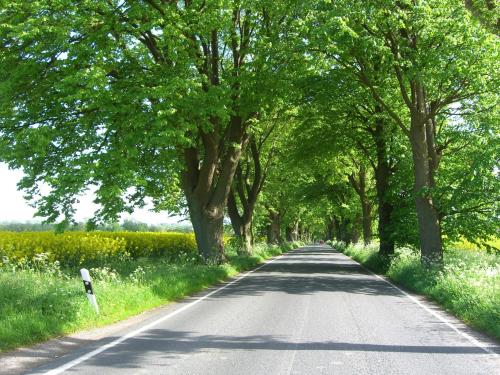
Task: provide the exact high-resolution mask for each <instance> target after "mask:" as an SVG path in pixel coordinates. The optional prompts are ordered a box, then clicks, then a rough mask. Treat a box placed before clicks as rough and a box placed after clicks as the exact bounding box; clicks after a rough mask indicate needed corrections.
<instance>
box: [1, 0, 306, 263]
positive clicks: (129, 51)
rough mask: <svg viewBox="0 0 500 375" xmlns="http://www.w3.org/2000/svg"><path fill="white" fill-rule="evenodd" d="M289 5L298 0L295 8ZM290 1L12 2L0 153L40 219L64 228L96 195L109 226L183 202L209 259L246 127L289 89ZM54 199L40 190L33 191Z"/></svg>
mask: <svg viewBox="0 0 500 375" xmlns="http://www.w3.org/2000/svg"><path fill="white" fill-rule="evenodd" d="M297 4H300V3H298V2H297ZM297 4H295V2H293V1H287V2H274V3H268V2H264V1H244V0H241V1H240V0H233V1H229V0H228V1H223V2H220V1H215V0H210V1H206V0H203V1H202V0H190V1H188V0H185V1H179V2H170V1H157V0H143V1H122V0H110V1H102V0H100V1H82V2H74V1H70V0H61V1H57V2H51V1H40V2H24V1H12V2H9V3H7V4H4V6H2V8H1V9H0V24H1V25H2V26H1V28H0V43H1V46H2V49H3V52H2V54H1V56H0V64H1V65H2V72H0V82H2V83H1V86H0V90H1V93H2V95H1V99H0V125H1V133H0V135H1V143H0V158H1V159H2V160H5V161H7V162H9V164H10V166H11V167H22V168H23V169H24V171H25V173H26V177H25V178H24V180H23V181H22V183H21V187H23V188H24V189H26V190H27V191H28V192H29V194H30V195H31V197H33V198H34V197H39V196H41V197H40V198H39V200H38V207H39V214H40V215H42V216H45V217H47V219H48V221H56V220H58V219H61V218H62V220H63V221H68V220H70V219H71V217H72V215H73V213H74V212H73V205H74V203H75V200H76V198H75V196H77V195H78V194H79V193H81V192H82V191H85V190H86V189H88V188H89V187H90V186H95V187H96V188H97V200H96V202H97V203H99V204H101V205H102V209H101V210H100V211H98V212H97V213H96V215H97V216H99V217H101V218H103V219H104V220H113V219H115V218H116V217H117V215H118V214H119V213H120V212H122V211H128V212H131V211H132V210H133V208H134V207H135V206H141V205H143V204H144V199H145V197H152V198H153V199H154V202H155V203H156V204H157V206H158V207H161V208H170V209H180V208H181V207H182V205H183V204H182V200H181V196H183V197H184V198H183V200H184V204H185V205H187V207H188V210H189V215H190V218H191V222H192V224H193V228H194V231H195V234H196V240H197V244H198V248H199V250H200V252H201V254H202V256H203V257H204V259H205V260H207V261H211V262H220V261H221V260H222V259H223V257H224V253H223V244H222V231H223V229H222V228H223V226H222V224H223V218H224V211H225V205H226V202H227V199H228V195H229V192H230V187H231V184H232V180H233V176H234V174H235V171H236V169H237V165H238V162H239V159H240V155H241V152H242V149H243V148H244V145H245V143H246V142H247V140H248V129H249V126H250V123H251V122H252V121H253V119H255V118H256V116H257V114H258V113H260V112H262V111H264V110H265V109H266V106H268V105H269V104H270V103H272V101H273V100H274V97H275V96H276V95H278V91H279V90H277V88H281V87H283V85H280V84H279V83H282V82H283V79H282V78H283V77H282V75H281V72H283V74H285V72H286V69H281V70H280V67H282V66H285V64H284V63H285V62H289V61H291V60H293V55H290V54H288V55H285V54H284V52H283V50H282V49H280V48H279V45H280V43H281V44H282V43H285V41H286V40H287V38H288V36H289V35H292V33H289V28H290V27H291V25H292V24H293V20H294V19H295V18H297V17H296V13H297V10H296V5H297ZM42 181H44V182H45V183H47V184H48V185H49V186H50V188H51V191H50V193H49V194H47V195H41V194H40V190H39V185H40V183H41V182H42Z"/></svg>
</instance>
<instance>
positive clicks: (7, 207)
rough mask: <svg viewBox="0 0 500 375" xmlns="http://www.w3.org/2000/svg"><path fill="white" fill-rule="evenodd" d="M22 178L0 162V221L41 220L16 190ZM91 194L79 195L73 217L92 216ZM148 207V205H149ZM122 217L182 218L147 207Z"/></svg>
mask: <svg viewBox="0 0 500 375" xmlns="http://www.w3.org/2000/svg"><path fill="white" fill-rule="evenodd" d="M21 178H22V171H20V170H9V169H8V168H7V165H6V164H5V163H0V222H13V221H20V222H25V221H41V220H42V219H41V218H37V217H34V214H35V212H36V210H35V209H34V208H32V207H30V205H29V204H28V203H27V202H26V201H25V200H24V198H23V193H22V192H20V191H18V190H17V186H16V185H17V183H18V182H19V180H20V179H21ZM93 199H94V195H93V194H90V193H89V194H85V195H83V196H82V197H81V199H80V203H79V204H78V210H77V213H76V217H75V219H76V220H77V221H85V220H87V219H88V218H90V217H92V215H93V213H94V211H95V210H96V208H97V206H96V205H95V204H94V203H93V202H92V201H93ZM149 208H150V207H149ZM122 219H133V220H137V221H140V222H143V223H147V224H174V223H177V222H179V220H181V219H182V218H181V217H179V216H174V217H169V215H168V213H167V212H161V213H155V212H151V211H149V209H148V208H143V209H137V210H136V211H135V212H134V213H133V214H132V215H127V214H124V215H122Z"/></svg>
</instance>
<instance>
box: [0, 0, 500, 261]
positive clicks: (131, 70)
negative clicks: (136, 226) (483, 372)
mask: <svg viewBox="0 0 500 375" xmlns="http://www.w3.org/2000/svg"><path fill="white" fill-rule="evenodd" d="M492 6H493V9H492ZM494 14H495V7H494V4H493V5H492V4H491V3H489V2H485V4H482V3H480V2H467V1H466V2H465V3H464V2H463V1H459V0H453V1H449V0H447V1H445V0H411V1H410V0H402V1H397V2H393V1H371V0H369V1H364V2H358V3H352V2H348V1H336V2H331V1H326V0H311V1H306V2H303V1H295V0H287V1H280V2H274V3H269V2H267V1H245V0H227V1H222V2H221V1H207V0H204V1H201V0H198V1H197V0H190V1H187V0H185V1H175V2H172V1H163V0H144V1H123V0H109V1H89V2H81V3H80V2H79V3H76V2H73V1H69V0H61V1H58V2H56V3H54V2H49V1H47V2H45V1H41V2H34V3H33V2H21V1H13V2H10V3H9V4H7V5H5V6H4V7H2V9H0V20H1V25H2V26H1V28H0V43H1V46H2V52H1V53H0V64H1V66H2V68H3V69H2V71H0V82H1V86H0V91H1V96H0V159H1V160H3V161H6V162H8V163H9V165H10V166H11V167H13V168H23V170H24V172H25V175H26V177H25V178H24V179H23V180H22V182H21V184H20V187H21V188H23V189H25V191H26V192H27V195H28V197H29V198H31V199H33V200H35V201H36V204H37V206H38V208H39V214H40V215H41V216H43V217H46V218H47V219H48V220H49V221H57V220H62V222H63V223H65V222H70V221H71V218H72V215H73V213H74V211H73V206H74V203H75V200H76V196H78V194H80V193H81V192H82V191H85V190H87V189H89V188H95V189H96V192H97V193H96V194H97V199H96V202H97V203H99V204H100V205H101V207H102V208H101V209H100V210H99V211H98V212H96V218H98V219H100V220H103V221H112V220H116V218H117V216H118V215H119V214H120V213H121V212H124V211H125V212H131V211H132V210H133V208H134V207H137V206H142V205H144V202H145V200H146V199H147V198H151V199H152V200H153V202H154V204H155V207H156V208H157V209H158V210H161V209H168V210H170V211H175V212H186V213H187V214H188V215H189V217H190V219H191V222H192V224H193V229H194V232H195V235H196V241H197V244H198V248H199V251H200V254H201V255H202V257H203V258H204V259H205V261H207V262H210V263H212V262H215V263H218V262H221V261H223V259H224V247H223V222H224V217H225V216H226V217H229V219H230V221H231V224H232V227H233V230H234V233H235V235H236V236H237V237H238V238H239V239H241V245H242V246H241V249H242V252H246V253H250V252H251V251H252V244H253V242H254V238H255V237H256V236H262V235H265V236H267V239H268V241H269V242H279V241H280V240H282V239H283V238H285V239H287V240H294V239H298V238H300V237H306V238H313V237H316V238H319V237H322V238H323V237H326V238H334V237H335V238H337V239H339V240H343V241H347V242H356V241H358V240H359V239H360V238H361V237H363V239H364V241H365V242H367V243H368V242H370V241H371V240H372V238H374V237H377V238H378V239H379V241H380V252H381V254H383V255H391V254H392V253H393V252H394V248H395V246H396V245H400V244H410V245H413V246H415V247H418V248H420V250H421V254H422V261H423V263H424V264H425V265H433V264H437V265H439V264H441V263H442V252H443V246H444V245H443V242H444V240H446V241H448V240H453V239H457V238H459V237H460V236H465V237H467V238H468V239H470V240H473V241H478V240H481V239H485V238H487V237H488V236H491V235H495V234H496V232H495V231H496V230H497V228H498V217H499V215H498V203H497V202H498V201H499V199H498V192H499V190H500V189H499V188H500V186H499V178H498V155H500V152H499V151H500V150H499V139H498V133H499V132H498V130H499V127H498V124H499V121H498V118H499V117H498V89H497V87H498V77H497V74H496V72H498V71H499V63H498V61H499V60H498V42H497V36H496V34H497V31H498V28H497V20H496V18H495V17H494V16H493V15H494ZM42 183H44V184H48V185H49V187H50V193H49V194H47V195H41V194H40V190H39V188H40V185H41V184H42Z"/></svg>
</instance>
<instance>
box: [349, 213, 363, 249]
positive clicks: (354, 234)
mask: <svg viewBox="0 0 500 375" xmlns="http://www.w3.org/2000/svg"><path fill="white" fill-rule="evenodd" d="M361 222H362V218H361V217H359V214H358V215H356V217H355V218H354V221H353V222H352V229H351V241H352V243H353V244H357V243H358V242H359V238H360V237H361V233H360V230H359V228H360V226H361V225H360V224H361Z"/></svg>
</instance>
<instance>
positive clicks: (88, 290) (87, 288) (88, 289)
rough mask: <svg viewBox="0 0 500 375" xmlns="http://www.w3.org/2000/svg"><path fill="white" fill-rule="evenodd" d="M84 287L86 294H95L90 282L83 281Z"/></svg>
mask: <svg viewBox="0 0 500 375" xmlns="http://www.w3.org/2000/svg"><path fill="white" fill-rule="evenodd" d="M83 286H84V287H85V293H87V294H94V290H93V289H92V283H91V282H90V281H83Z"/></svg>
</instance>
